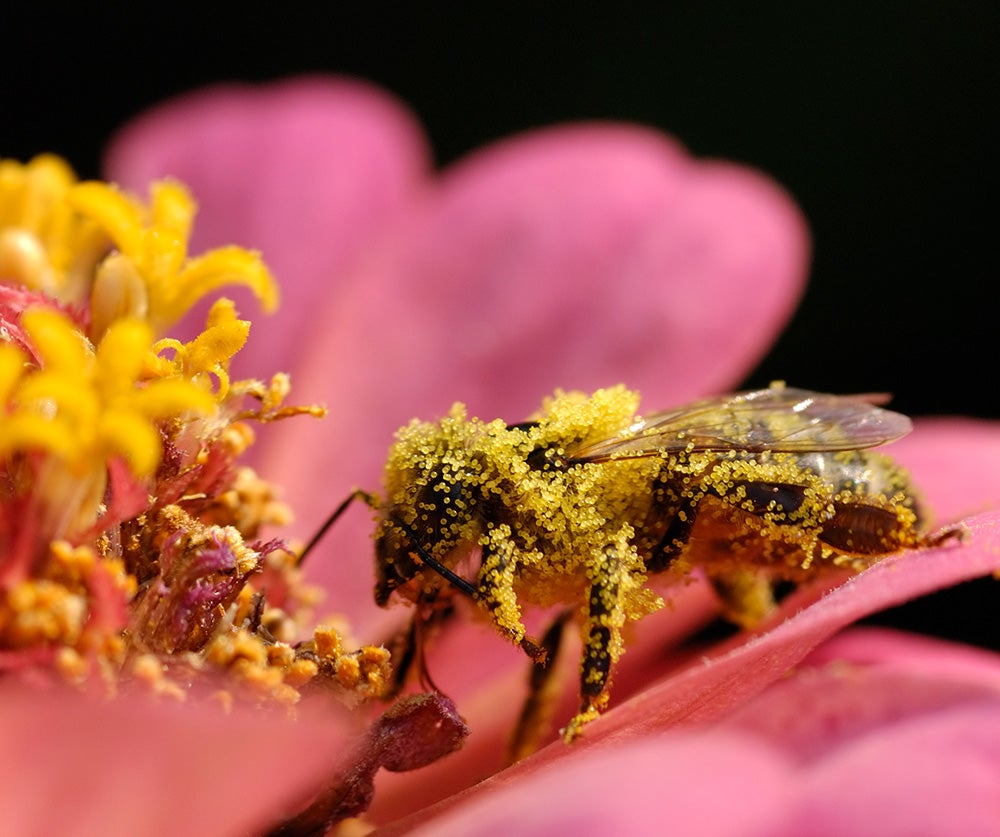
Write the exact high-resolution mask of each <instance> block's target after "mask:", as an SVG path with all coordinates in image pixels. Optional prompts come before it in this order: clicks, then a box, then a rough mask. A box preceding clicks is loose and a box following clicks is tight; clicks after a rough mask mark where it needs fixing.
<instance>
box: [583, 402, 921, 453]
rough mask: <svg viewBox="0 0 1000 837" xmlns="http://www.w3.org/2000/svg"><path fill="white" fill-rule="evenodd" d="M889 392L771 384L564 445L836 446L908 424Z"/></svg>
mask: <svg viewBox="0 0 1000 837" xmlns="http://www.w3.org/2000/svg"><path fill="white" fill-rule="evenodd" d="M888 400H889V397H888V396H887V395H882V394H869V395H826V394H824V393H819V392H810V391H808V390H804V389H792V388H788V387H780V386H772V387H770V388H768V389H758V390H753V391H751V392H742V393H737V394H735V395H726V396H722V397H720V398H713V399H708V400H705V401H696V402H694V403H693V404H688V405H686V406H684V407H679V408H678V409H676V410H669V411H666V412H662V413H653V414H652V415H649V416H646V417H645V418H643V419H640V420H637V421H636V422H635V423H634V424H633V425H631V426H630V427H628V428H626V429H625V430H623V431H622V432H621V433H619V434H617V435H615V436H613V437H609V438H606V439H600V440H597V441H593V440H588V441H587V442H585V443H583V444H582V445H580V446H579V447H577V448H575V449H571V450H569V451H567V454H568V456H569V458H570V459H572V460H573V461H577V462H580V461H586V462H599V461H602V460H608V459H628V458H634V457H641V456H655V455H656V454H659V453H663V452H670V451H683V450H688V451H728V450H740V451H748V452H753V451H764V450H771V451H786V452H803V451H839V450H858V449H860V448H870V447H875V446H876V445H882V444H885V443H886V442H891V441H893V440H894V439H898V438H900V437H901V436H905V435H906V434H907V433H909V432H910V430H911V428H912V424H911V422H910V420H909V419H908V418H907V417H906V416H904V415H902V414H900V413H894V412H891V411H890V410H883V409H881V408H879V407H877V406H875V405H876V404H883V403H885V402H886V401H888Z"/></svg>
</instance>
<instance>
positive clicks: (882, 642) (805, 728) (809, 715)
mask: <svg viewBox="0 0 1000 837" xmlns="http://www.w3.org/2000/svg"><path fill="white" fill-rule="evenodd" d="M984 703H986V704H996V705H998V706H1000V655H997V654H993V653H989V652H987V651H982V650H978V649H974V648H969V647H968V646H964V645H959V644H957V643H949V642H943V641H940V640H931V639H928V638H926V637H919V636H912V635H907V634H901V633H897V632H895V631H886V630H877V629H855V630H850V631H847V632H846V633H844V634H841V635H839V636H838V637H835V638H834V639H833V640H831V641H830V642H827V643H824V644H823V645H821V646H820V647H819V648H818V649H816V651H815V652H814V653H812V654H810V655H809V656H808V657H807V658H806V659H805V660H803V661H802V663H800V664H799V666H798V668H797V670H796V671H795V674H794V676H792V677H786V678H784V679H782V680H778V681H776V682H775V683H774V684H773V685H772V686H770V687H768V688H767V689H765V690H764V692H762V693H761V694H760V695H758V696H757V697H755V698H754V699H752V700H750V701H748V702H747V703H745V704H742V705H740V706H737V707H736V709H735V711H734V712H732V713H731V714H729V715H727V716H726V717H725V718H724V719H723V720H722V721H721V722H720V724H719V726H720V727H722V728H725V729H739V730H741V731H744V732H752V733H754V734H755V735H759V736H760V737H761V738H764V739H766V740H768V741H769V742H771V743H772V744H773V745H775V746H780V747H781V748H782V749H784V750H785V751H786V752H787V753H789V754H790V755H792V756H794V757H795V758H796V759H797V760H798V761H800V762H802V763H808V762H811V761H813V760H816V759H818V758H820V757H823V756H825V755H826V754H827V753H829V752H831V751H832V750H834V749H836V748H838V747H844V746H847V745H848V744H850V743H851V742H854V741H856V740H858V739H861V738H863V737H865V736H867V735H871V734H882V732H883V731H884V730H886V729H889V728H892V727H896V726H899V725H901V724H903V723H908V722H911V721H913V720H915V719H920V718H923V717H926V716H929V715H933V714H935V713H938V712H941V711H942V710H949V711H950V710H952V709H956V708H959V707H975V706H979V705H981V704H984Z"/></svg>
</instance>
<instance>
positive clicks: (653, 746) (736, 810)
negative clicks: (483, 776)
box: [376, 734, 792, 837]
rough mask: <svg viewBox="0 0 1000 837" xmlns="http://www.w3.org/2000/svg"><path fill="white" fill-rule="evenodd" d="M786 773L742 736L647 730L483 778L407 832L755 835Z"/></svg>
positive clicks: (786, 793) (785, 787) (783, 798)
mask: <svg viewBox="0 0 1000 837" xmlns="http://www.w3.org/2000/svg"><path fill="white" fill-rule="evenodd" d="M791 778H792V777H791V774H790V770H789V766H788V765H787V764H785V763H784V761H783V760H782V759H781V758H780V757H778V756H776V755H775V754H772V753H769V752H768V751H767V749H766V748H764V747H761V746H758V745H756V744H755V743H754V742H752V741H747V740H745V739H744V738H742V737H740V736H735V735H734V736H725V735H715V736H712V737H711V738H707V737H701V736H697V735H690V734H689V735H672V736H669V737H668V736H654V737H653V738H652V739H650V740H645V741H633V742H629V743H628V744H625V745H623V746H620V747H617V748H614V749H611V750H603V751H601V752H599V753H598V752H594V753H586V754H581V755H580V757H579V758H574V759H572V760H566V761H564V762H560V763H559V764H551V763H550V764H548V765H545V766H542V767H540V768H538V769H537V770H534V771H530V772H525V773H523V774H522V775H521V776H520V777H519V780H518V781H517V782H511V783H507V782H504V781H502V780H496V779H489V780H486V781H485V782H484V783H483V785H482V786H481V792H479V793H477V794H476V795H475V797H473V798H471V799H470V800H469V802H467V803H466V804H463V805H460V806H458V807H456V808H454V809H453V810H450V811H448V812H447V813H446V814H444V815H442V816H440V817H437V818H435V819H433V820H430V821H428V822H427V823H426V825H425V826H424V828H420V829H417V830H416V831H415V832H414V833H415V834H419V835H431V834H463V835H482V837H487V835H497V837H500V835H507V834H518V835H549V834H573V835H595V837H597V836H598V835H607V834H628V835H637V837H641V835H662V834H667V833H672V834H684V835H711V834H717V835H732V836H733V837H739V835H748V836H749V835H759V834H763V833H766V831H765V828H766V826H767V825H769V824H771V823H774V822H778V821H780V819H781V814H782V813H783V812H784V811H785V810H787V808H788V803H789V801H790V797H791V793H790V789H791V787H792V781H791ZM726 800H729V801H731V803H730V804H720V802H723V801H726ZM411 827H412V823H406V824H403V823H398V824H394V825H392V826H389V827H387V828H384V829H379V830H378V831H377V832H376V834H379V835H385V837H388V835H392V834H403V833H408V832H409V829H410V828H411Z"/></svg>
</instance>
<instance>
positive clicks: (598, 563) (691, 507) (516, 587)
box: [341, 383, 925, 741]
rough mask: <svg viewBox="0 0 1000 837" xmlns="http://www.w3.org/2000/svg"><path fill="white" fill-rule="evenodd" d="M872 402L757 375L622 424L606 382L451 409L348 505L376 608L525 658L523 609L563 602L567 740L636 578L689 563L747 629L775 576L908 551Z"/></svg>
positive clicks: (908, 527)
mask: <svg viewBox="0 0 1000 837" xmlns="http://www.w3.org/2000/svg"><path fill="white" fill-rule="evenodd" d="M885 400H886V398H885V397H884V396H871V395H863V396H836V395H824V394H821V393H815V392H809V391H806V390H801V389H792V388H788V387H785V386H784V385H783V384H781V383H776V384H772V385H771V386H770V387H769V388H767V389H760V390H755V391H752V392H743V393H738V394H735V395H727V396H724V397H719V398H712V399H708V400H704V401H698V402H695V403H693V404H688V405H686V406H683V407H679V408H677V409H674V410H670V411H666V412H660V413H653V414H651V415H647V416H644V417H641V416H638V415H637V410H638V406H639V399H638V395H637V394H636V393H635V392H632V391H630V390H628V389H626V388H625V387H622V386H617V387H612V388H609V389H602V390H598V391H597V392H595V393H593V394H592V395H590V396H586V395H583V394H580V393H572V392H571V393H565V392H557V393H556V394H555V395H554V396H553V397H551V398H549V399H548V400H547V401H546V402H545V403H544V404H543V407H542V409H541V411H540V412H539V413H538V414H537V415H536V416H535V417H534V418H533V419H531V420H529V421H526V422H523V423H520V424H511V425H508V424H505V423H504V422H503V421H500V420H495V421H481V420H480V419H477V418H472V417H469V416H468V415H467V414H466V410H465V408H464V406H463V405H461V404H456V405H455V406H454V407H453V408H452V409H451V411H450V413H449V414H448V415H447V416H446V417H444V418H442V419H440V420H439V421H434V422H422V421H417V420H414V421H413V422H411V423H410V424H408V425H407V426H405V427H403V428H402V429H401V430H399V431H398V433H397V435H396V440H395V443H394V444H393V446H392V448H391V449H390V452H389V456H388V459H387V462H386V466H385V473H384V495H383V498H382V499H381V500H379V499H377V498H375V497H374V496H373V495H369V494H365V493H363V492H358V493H357V496H361V497H362V498H363V499H365V500H366V501H367V502H368V503H369V504H370V505H371V506H373V508H375V509H376V510H377V530H376V533H375V571H376V584H375V600H376V602H377V603H378V604H379V605H381V606H385V605H387V604H389V603H390V601H391V600H392V599H393V598H399V599H403V600H408V601H410V602H413V603H416V604H417V605H419V606H421V607H418V610H417V616H416V617H415V618H416V619H426V618H427V614H428V613H430V612H432V611H433V609H434V608H435V607H442V606H444V605H446V604H447V603H448V602H450V601H451V600H452V599H453V598H454V596H455V595H465V596H468V597H469V598H471V599H472V600H473V601H474V602H475V603H476V605H477V606H478V609H479V610H480V612H481V613H482V614H483V615H484V616H485V618H487V619H488V620H489V621H490V622H491V623H492V625H493V626H494V627H495V628H496V630H497V631H498V632H499V633H500V634H501V635H502V636H504V637H505V638H506V639H508V640H509V641H510V642H512V643H515V644H517V645H519V646H520V647H521V648H522V649H524V651H525V652H526V653H527V654H528V656H529V657H530V658H531V659H532V660H533V661H534V662H535V663H537V664H539V665H541V664H543V663H544V660H545V656H546V654H547V653H548V652H549V651H550V650H551V648H549V647H547V644H546V643H539V642H537V641H535V640H534V639H532V638H531V637H529V636H528V635H527V632H526V629H525V627H524V624H523V621H522V607H524V606H527V605H533V606H540V607H553V606H561V607H563V608H567V607H568V608H571V609H572V610H573V612H574V613H575V614H576V616H577V618H578V621H579V623H580V630H581V635H582V641H583V651H582V659H581V663H580V699H581V702H580V710H579V712H578V714H577V715H576V716H575V717H574V718H572V720H571V721H570V722H569V724H568V726H567V727H566V728H565V729H564V730H563V736H564V738H565V740H567V741H572V740H573V738H575V737H576V736H577V735H578V734H579V733H580V731H581V730H582V728H583V727H584V726H585V725H586V724H587V723H588V722H589V721H591V720H592V719H594V718H596V717H597V716H598V714H599V713H600V712H601V711H602V710H603V709H604V708H605V707H606V705H607V702H608V694H609V686H610V679H611V674H612V671H613V667H614V665H615V663H616V662H617V661H618V659H619V657H620V656H621V654H622V653H623V651H624V646H623V638H622V631H623V629H624V628H625V626H626V625H627V624H628V623H629V622H631V621H633V620H636V619H639V618H641V617H642V616H644V615H645V614H648V613H650V612H652V611H655V610H657V609H659V608H661V607H662V606H663V599H662V598H661V597H660V595H658V594H657V593H656V592H655V591H654V590H653V589H652V588H651V587H650V585H649V580H650V576H652V575H661V576H666V577H667V579H668V580H677V579H681V578H684V577H685V576H687V575H688V574H689V573H690V572H691V571H692V569H694V568H699V569H700V570H701V572H702V573H703V574H704V576H705V577H706V578H707V579H708V580H709V582H710V583H711V584H712V585H713V587H714V588H715V590H716V591H717V592H718V594H719V597H720V600H721V602H722V607H723V610H724V613H725V615H726V616H727V617H728V618H729V619H731V620H733V621H734V622H736V623H737V624H740V625H743V626H751V625H753V624H755V623H756V622H757V621H759V620H760V619H761V618H762V617H763V616H764V615H765V614H766V613H767V612H768V611H769V610H770V609H771V608H772V607H773V603H774V600H773V595H772V589H773V585H774V584H775V583H776V582H778V581H790V582H802V581H804V580H807V579H811V578H813V577H816V576H818V575H821V574H823V573H826V572H830V571H835V570H840V571H843V570H848V571H858V570H860V569H862V568H864V567H866V566H868V565H869V564H871V563H873V562H875V561H878V560H879V559H880V558H882V557H883V556H885V555H887V554H889V553H892V552H895V551H897V550H900V549H904V548H909V547H916V546H920V545H922V544H923V543H925V539H924V537H923V536H922V535H921V534H920V527H921V512H920V509H919V506H918V503H917V500H916V498H915V495H914V491H913V489H912V487H911V485H910V481H909V477H908V475H907V474H906V472H905V471H903V470H902V469H901V468H900V467H899V466H897V465H895V464H894V463H893V462H892V461H891V460H890V459H888V458H887V457H885V456H883V455H881V454H879V453H877V452H873V451H870V450H867V449H868V448H871V447H874V446H877V445H881V444H883V443H886V442H890V441H892V440H894V439H898V438H899V437H901V436H903V435H905V434H906V433H908V432H909V431H910V429H911V423H910V420H909V419H908V418H906V417H905V416H903V415H900V414H899V413H895V412H890V411H888V410H884V409H881V408H880V407H879V406H877V405H878V404H880V403H882V402H884V401H885ZM345 505H346V503H345ZM341 508H343V506H342V507H341Z"/></svg>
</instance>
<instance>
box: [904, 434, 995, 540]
mask: <svg viewBox="0 0 1000 837" xmlns="http://www.w3.org/2000/svg"><path fill="white" fill-rule="evenodd" d="M886 452H887V453H889V454H890V455H891V456H893V457H894V458H896V459H898V460H899V462H901V463H902V464H903V465H905V466H906V467H907V468H909V469H910V471H911V472H912V474H913V479H914V482H915V483H916V484H917V485H918V486H919V487H920V489H921V492H922V494H923V495H924V496H925V497H926V499H927V505H928V506H929V507H930V510H931V512H932V513H933V519H934V520H935V521H937V523H938V525H942V524H944V523H947V522H949V521H953V520H958V519H959V518H961V517H964V516H967V515H970V514H976V513H979V512H981V511H985V510H986V509H996V508H1000V424H997V423H996V422H990V421H978V420H976V419H968V418H929V419H920V420H919V421H917V422H916V429H915V430H914V431H913V433H911V434H910V435H909V436H907V437H905V438H903V439H900V440H899V441H898V442H895V443H894V444H893V445H892V446H891V447H889V448H887V451H886Z"/></svg>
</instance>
